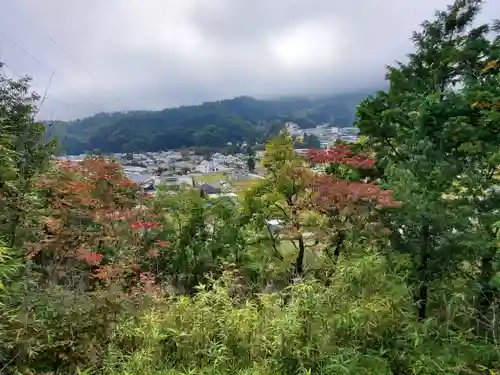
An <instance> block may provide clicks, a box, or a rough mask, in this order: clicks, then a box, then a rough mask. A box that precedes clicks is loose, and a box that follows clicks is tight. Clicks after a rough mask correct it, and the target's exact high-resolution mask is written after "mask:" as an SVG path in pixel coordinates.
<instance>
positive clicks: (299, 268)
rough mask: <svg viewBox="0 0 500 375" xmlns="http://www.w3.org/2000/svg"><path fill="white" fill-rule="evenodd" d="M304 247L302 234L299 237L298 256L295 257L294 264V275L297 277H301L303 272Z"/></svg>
mask: <svg viewBox="0 0 500 375" xmlns="http://www.w3.org/2000/svg"><path fill="white" fill-rule="evenodd" d="M305 251H306V247H305V244H304V237H303V236H302V234H300V235H299V254H298V255H297V262H296V263H295V273H296V274H297V275H302V273H303V272H304V254H305Z"/></svg>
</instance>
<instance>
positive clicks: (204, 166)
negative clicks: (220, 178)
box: [196, 160, 220, 173]
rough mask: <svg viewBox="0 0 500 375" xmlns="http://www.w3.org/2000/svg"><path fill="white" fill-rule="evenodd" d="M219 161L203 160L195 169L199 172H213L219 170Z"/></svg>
mask: <svg viewBox="0 0 500 375" xmlns="http://www.w3.org/2000/svg"><path fill="white" fill-rule="evenodd" d="M219 169H220V166H219V163H216V162H214V161H208V160H203V161H202V162H201V163H200V164H198V165H197V166H196V171H197V172H200V173H214V172H219Z"/></svg>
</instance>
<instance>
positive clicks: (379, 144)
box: [358, 0, 499, 318]
mask: <svg viewBox="0 0 500 375" xmlns="http://www.w3.org/2000/svg"><path fill="white" fill-rule="evenodd" d="M481 3H482V1H481V0H457V1H455V3H454V4H453V5H451V6H449V7H448V9H447V10H446V11H443V12H437V13H436V18H435V20H434V21H426V22H424V23H423V24H422V30H421V31H419V32H416V33H414V35H413V38H412V39H413V42H414V44H415V52H414V53H412V54H410V55H409V62H408V63H406V64H403V63H398V65H397V66H396V67H390V68H389V69H388V73H387V78H388V80H389V83H390V88H389V90H388V91H387V92H379V93H378V94H377V95H376V96H374V97H370V98H368V99H367V100H365V101H364V102H363V103H362V104H361V105H360V106H359V108H358V117H359V121H358V126H359V128H360V130H361V133H362V134H363V135H365V136H367V138H366V142H367V143H368V144H369V145H370V146H372V147H373V148H374V149H375V150H376V151H377V159H378V162H379V164H380V166H381V167H382V168H383V169H385V175H384V177H383V179H384V181H385V183H386V184H387V186H389V188H391V189H393V191H394V195H395V198H396V199H397V200H400V201H403V202H405V203H404V206H403V208H401V209H399V210H398V211H397V212H393V213H392V215H391V214H390V215H388V216H387V221H386V224H387V225H388V226H389V227H390V228H391V229H393V231H394V233H395V236H394V240H395V241H394V242H395V243H396V247H399V248H400V249H401V250H404V251H410V252H412V253H413V254H414V270H415V282H416V284H417V285H418V287H417V288H416V295H415V298H416V301H418V303H419V306H420V307H419V312H418V314H419V316H420V317H421V318H424V317H425V316H426V300H427V298H428V289H429V287H430V285H431V284H432V282H434V281H437V280H439V279H440V278H442V277H448V276H449V274H450V272H456V270H457V268H460V266H461V265H462V262H463V261H464V260H465V259H468V261H469V262H472V263H475V262H476V261H477V259H478V252H477V251H471V250H472V249H471V246H470V245H465V244H464V243H465V242H466V241H470V238H468V239H467V236H468V234H470V230H468V229H467V227H468V226H469V224H470V223H469V218H471V217H473V216H475V215H474V213H473V212H474V208H473V207H471V206H470V203H471V202H469V204H468V205H467V204H464V202H460V203H459V202H457V201H456V200H449V199H447V198H446V194H447V193H449V192H450V191H453V190H454V188H455V186H456V183H457V181H461V182H460V184H465V185H466V186H467V187H469V188H471V187H472V186H475V187H476V190H475V193H474V195H475V196H476V197H477V198H479V197H480V195H482V194H483V193H482V192H481V193H479V194H478V192H479V190H478V189H477V188H479V189H482V190H483V191H484V189H485V188H486V186H485V184H484V183H479V184H477V178H474V177H472V174H478V173H479V174H481V173H483V174H484V173H488V172H485V171H486V170H487V168H486V165H485V162H486V161H491V160H492V157H493V155H494V154H495V153H496V148H497V145H498V142H499V139H498V132H497V131H496V129H494V128H492V127H491V126H490V123H489V122H488V120H486V119H485V118H484V114H482V113H480V110H478V109H477V108H474V105H473V101H471V98H472V97H474V94H472V92H474V93H475V94H476V99H475V100H478V97H479V96H480V95H481V94H480V93H478V91H477V90H478V89H477V88H476V89H473V88H474V87H477V86H478V85H479V86H480V87H481V88H485V89H488V88H486V87H485V86H484V82H482V81H483V79H482V77H481V75H480V72H481V71H482V70H483V68H484V63H483V61H484V58H485V56H486V57H488V56H489V55H490V54H491V52H492V50H494V49H497V47H494V45H493V44H492V42H491V41H490V40H489V39H488V35H487V33H488V31H489V29H490V28H489V26H488V25H480V26H477V27H473V26H472V24H473V21H474V19H475V18H476V16H477V14H478V13H479V11H480V8H481ZM459 85H460V86H459ZM492 93H493V92H492ZM485 120H486V121H485ZM472 144H473V145H474V147H470V145H472ZM466 145H469V146H466ZM493 145H495V146H493ZM472 171H475V172H472ZM466 176H468V177H466ZM465 180H467V181H468V182H463V181H465ZM489 184H490V186H489V187H491V181H489ZM486 185H487V184H486ZM475 203H477V201H476V202H474V203H473V204H475ZM490 212H491V211H490ZM402 228H404V236H399V235H398V230H402ZM469 244H470V242H469ZM488 247H491V246H488Z"/></svg>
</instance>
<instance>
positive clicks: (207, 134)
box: [49, 92, 369, 154]
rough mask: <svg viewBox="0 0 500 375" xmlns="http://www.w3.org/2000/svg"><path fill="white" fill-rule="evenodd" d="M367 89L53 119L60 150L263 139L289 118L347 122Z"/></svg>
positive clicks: (304, 121) (112, 149) (146, 147)
mask: <svg viewBox="0 0 500 375" xmlns="http://www.w3.org/2000/svg"><path fill="white" fill-rule="evenodd" d="M368 94H369V93H368V92H362V93H349V94H339V95H336V96H330V97H322V98H293V99H279V100H258V99H254V98H251V97H248V96H242V97H237V98H234V99H228V100H222V101H216V102H207V103H203V104H201V105H193V106H182V107H178V108H169V109H164V110H161V111H132V112H125V113H121V112H120V113H99V114H96V115H94V116H91V117H87V118H84V119H81V120H76V121H71V122H52V123H51V124H50V127H49V135H50V136H56V137H57V138H58V139H59V141H60V144H61V146H62V148H63V149H64V151H65V152H67V153H70V154H74V153H82V152H85V151H89V150H93V149H99V150H101V151H103V152H130V151H157V150H162V149H167V148H182V147H192V146H206V147H220V146H223V145H225V144H226V143H227V142H239V141H247V142H251V143H253V142H262V141H264V140H265V139H266V138H267V137H269V136H270V135H271V134H274V133H276V131H277V130H278V129H279V128H280V127H281V126H282V125H283V123H284V122H286V121H293V122H296V123H297V124H299V126H301V127H303V128H307V127H314V126H315V125H317V124H322V123H325V122H328V123H331V124H332V125H335V126H341V127H342V126H350V125H351V124H352V122H353V121H354V118H355V108H356V105H357V104H359V102H360V101H361V100H362V99H364V98H365V97H366V96H367V95H368Z"/></svg>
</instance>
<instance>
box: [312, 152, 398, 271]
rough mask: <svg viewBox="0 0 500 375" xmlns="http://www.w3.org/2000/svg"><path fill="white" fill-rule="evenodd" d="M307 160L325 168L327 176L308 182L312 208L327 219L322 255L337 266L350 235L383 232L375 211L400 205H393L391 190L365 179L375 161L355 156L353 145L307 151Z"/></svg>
mask: <svg viewBox="0 0 500 375" xmlns="http://www.w3.org/2000/svg"><path fill="white" fill-rule="evenodd" d="M308 160H309V162H310V163H311V164H313V165H318V164H326V165H328V167H327V168H326V173H324V174H323V173H322V174H316V175H315V176H314V177H313V178H312V179H311V184H310V186H311V189H312V191H313V194H312V196H311V205H312V207H313V208H314V209H315V210H317V211H319V212H320V213H322V214H323V215H325V216H326V217H327V218H328V221H327V226H326V233H327V234H326V237H327V238H326V246H325V252H326V253H327V254H328V255H329V256H330V257H331V258H332V259H333V260H334V262H336V261H337V259H338V258H339V256H340V251H341V248H342V246H343V244H344V241H345V240H346V237H347V234H348V233H349V231H351V232H353V231H355V232H357V233H359V232H360V231H363V230H366V229H368V228H371V230H370V232H369V234H370V235H371V236H372V237H374V236H376V232H377V230H378V231H381V232H383V231H382V229H383V228H381V227H380V225H377V224H380V223H378V222H377V219H378V216H377V215H375V217H373V216H374V215H373V214H374V211H375V210H376V209H378V208H383V207H388V206H389V207H397V206H399V202H394V201H393V199H392V196H391V193H392V192H391V191H390V190H384V189H381V188H380V187H379V186H378V185H377V183H376V182H375V181H374V180H370V178H369V177H367V176H369V173H366V172H365V171H366V170H370V169H372V168H373V167H374V166H375V159H374V158H372V157H371V155H370V154H368V153H366V152H358V153H355V152H354V151H353V146H352V145H337V146H334V147H332V148H330V149H328V150H310V151H309V159H308ZM374 229H375V230H374ZM330 248H333V252H331V249H330Z"/></svg>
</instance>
